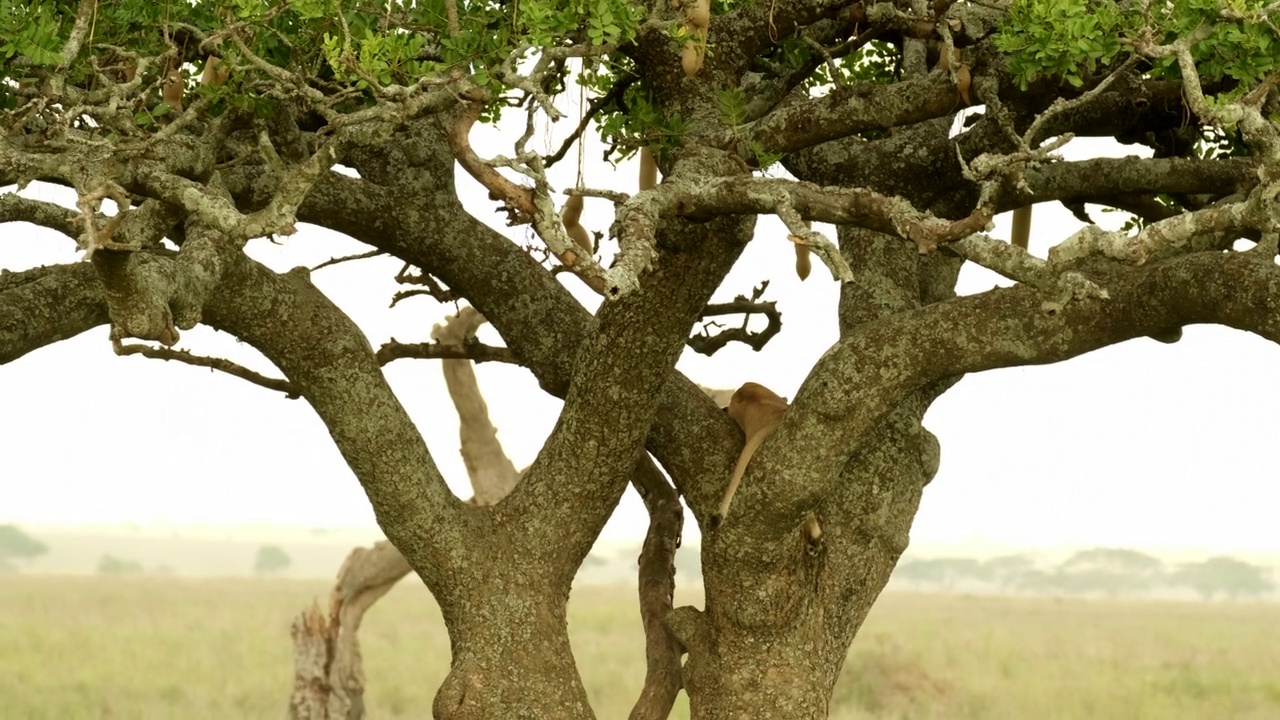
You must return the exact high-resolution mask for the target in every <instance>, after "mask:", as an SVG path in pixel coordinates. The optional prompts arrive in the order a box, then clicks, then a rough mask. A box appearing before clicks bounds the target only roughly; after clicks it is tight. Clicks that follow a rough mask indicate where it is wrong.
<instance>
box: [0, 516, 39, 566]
mask: <svg viewBox="0 0 1280 720" xmlns="http://www.w3.org/2000/svg"><path fill="white" fill-rule="evenodd" d="M47 552H49V546H48V545H45V544H44V543H42V542H40V541H39V540H37V539H35V538H33V537H31V536H30V535H28V534H26V533H25V532H23V531H22V529H21V528H19V527H18V526H17V525H0V572H5V571H9V570H14V569H16V567H17V566H16V565H14V564H13V562H12V561H14V560H30V559H31V558H35V557H39V556H41V555H43V554H45V553H47Z"/></svg>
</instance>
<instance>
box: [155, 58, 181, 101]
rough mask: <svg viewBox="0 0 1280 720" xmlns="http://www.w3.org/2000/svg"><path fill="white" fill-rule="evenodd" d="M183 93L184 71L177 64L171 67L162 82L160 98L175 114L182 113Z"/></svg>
mask: <svg viewBox="0 0 1280 720" xmlns="http://www.w3.org/2000/svg"><path fill="white" fill-rule="evenodd" d="M182 91H183V86H182V70H180V69H179V68H178V66H177V64H174V65H171V66H169V69H168V71H166V72H165V74H164V79H163V80H161V81H160V96H161V97H162V98H163V99H164V104H165V105H168V106H169V109H171V110H173V111H174V112H182Z"/></svg>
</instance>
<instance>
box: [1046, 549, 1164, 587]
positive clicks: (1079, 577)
mask: <svg viewBox="0 0 1280 720" xmlns="http://www.w3.org/2000/svg"><path fill="white" fill-rule="evenodd" d="M1163 572H1164V563H1162V562H1160V559H1159V558H1154V557H1151V556H1150V555H1147V554H1145V553H1140V552H1138V551H1137V550H1129V549H1126V548H1093V549H1091V550H1081V551H1080V552H1078V553H1076V554H1074V555H1072V556H1071V557H1069V558H1067V559H1066V561H1065V562H1063V563H1062V565H1060V566H1058V573H1057V580H1058V584H1059V586H1060V587H1061V588H1062V589H1063V590H1064V591H1066V592H1073V593H1084V594H1088V593H1103V594H1106V595H1109V596H1112V597H1115V596H1117V595H1122V594H1126V593H1133V592H1141V591H1143V590H1147V589H1149V588H1151V587H1152V586H1153V585H1155V584H1156V583H1157V582H1159V581H1160V580H1161V579H1162V574H1163Z"/></svg>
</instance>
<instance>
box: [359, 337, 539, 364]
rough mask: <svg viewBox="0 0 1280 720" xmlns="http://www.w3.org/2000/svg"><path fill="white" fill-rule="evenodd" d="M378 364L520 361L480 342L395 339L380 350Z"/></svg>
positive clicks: (503, 350)
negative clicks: (421, 341)
mask: <svg viewBox="0 0 1280 720" xmlns="http://www.w3.org/2000/svg"><path fill="white" fill-rule="evenodd" d="M377 358H378V364H379V365H386V364H388V363H390V362H392V361H395V360H402V359H405V358H416V359H419V360H470V361H472V362H478V363H481V362H503V363H511V364H513V365H519V364H520V360H519V358H517V357H516V356H515V353H513V352H511V351H510V350H508V349H507V348H504V347H494V346H492V345H485V344H483V343H478V342H469V343H466V344H463V345H445V344H443V343H402V342H400V341H399V340H396V339H395V338H392V339H390V340H388V341H387V342H385V343H383V344H382V347H380V348H378V353H377Z"/></svg>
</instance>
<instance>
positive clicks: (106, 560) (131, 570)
mask: <svg viewBox="0 0 1280 720" xmlns="http://www.w3.org/2000/svg"><path fill="white" fill-rule="evenodd" d="M142 573H143V567H142V563H140V562H138V561H137V560H128V559H125V558H118V557H116V556H115V555H103V556H102V557H101V558H99V559H98V574H99V575H141V574H142Z"/></svg>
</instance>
